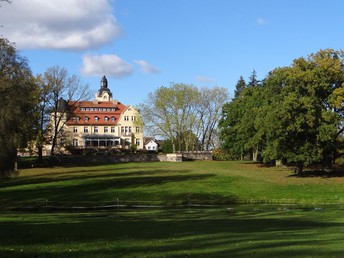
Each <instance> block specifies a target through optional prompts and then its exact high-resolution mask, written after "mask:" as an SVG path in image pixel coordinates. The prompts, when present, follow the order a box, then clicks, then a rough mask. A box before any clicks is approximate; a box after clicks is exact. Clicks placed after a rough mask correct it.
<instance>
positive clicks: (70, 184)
mask: <svg viewBox="0 0 344 258" xmlns="http://www.w3.org/2000/svg"><path fill="white" fill-rule="evenodd" d="M145 169H146V168H145ZM102 171H103V170H102ZM79 172H80V171H78V173H79ZM165 172H166V173H165ZM167 172H169V173H167ZM177 172H178V173H177V174H176V173H174V172H173V171H172V172H171V171H170V170H169V171H164V170H163V169H156V170H150V171H145V170H143V171H138V170H135V171H129V172H123V173H116V172H115V173H111V172H110V173H106V174H98V173H97V172H96V171H94V170H93V171H92V172H89V171H85V172H82V175H75V176H71V175H70V174H69V172H68V173H67V174H68V176H66V177H62V178H61V177H49V175H45V177H36V178H35V177H30V178H28V179H25V180H15V181H13V182H8V183H4V184H2V188H3V189H0V190H2V191H0V198H1V200H2V202H1V207H0V209H16V208H18V207H22V206H28V205H33V206H36V207H39V206H42V205H48V204H49V205H58V206H65V205H66V206H68V205H69V206H77V205H86V206H97V205H105V204H106V203H108V202H111V201H112V203H113V202H115V201H116V198H118V197H119V196H121V191H124V190H126V191H125V195H124V196H126V198H127V200H134V201H135V200H137V201H140V200H141V201H146V200H147V199H148V200H152V201H154V198H155V195H157V192H156V191H155V190H154V189H153V190H154V192H153V193H148V194H147V191H148V192H149V189H150V187H152V186H156V185H158V186H162V185H164V184H168V183H178V182H188V181H195V180H204V179H206V178H209V177H213V176H215V175H214V174H187V172H188V170H178V171H177ZM179 173H182V174H179ZM46 176H47V177H46ZM136 188H139V190H135V189H136ZM128 189H130V190H132V191H129V192H128ZM143 190H144V191H143ZM156 198H158V199H159V200H161V199H162V200H164V198H166V199H171V200H172V201H173V202H174V201H175V200H176V199H178V196H174V195H173V196H171V195H169V196H166V197H161V196H158V197H156ZM185 199H186V198H185V197H184V198H183V199H182V200H185ZM45 200H46V203H44V201H45ZM42 202H43V203H42Z"/></svg>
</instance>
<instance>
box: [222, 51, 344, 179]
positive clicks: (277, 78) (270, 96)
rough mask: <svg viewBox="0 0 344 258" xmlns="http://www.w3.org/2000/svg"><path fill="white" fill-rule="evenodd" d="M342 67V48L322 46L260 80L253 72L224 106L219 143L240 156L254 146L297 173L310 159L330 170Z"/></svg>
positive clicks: (339, 122)
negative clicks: (288, 165) (286, 162)
mask: <svg viewBox="0 0 344 258" xmlns="http://www.w3.org/2000/svg"><path fill="white" fill-rule="evenodd" d="M343 68H344V59H343V52H342V51H334V50H332V49H326V50H320V51H319V52H318V53H315V54H311V55H309V56H308V57H307V58H298V59H296V60H294V61H293V63H292V65H291V66H289V67H282V68H277V69H275V70H273V71H271V72H270V73H269V75H268V76H267V78H265V79H264V80H263V81H262V82H261V83H259V82H258V81H257V79H256V75H255V73H253V74H252V76H251V77H250V83H249V84H248V85H250V86H248V87H247V88H246V89H245V90H243V92H242V93H241V94H240V97H238V98H235V99H233V100H232V102H230V103H227V104H226V105H224V108H223V115H222V120H221V124H220V125H221V137H222V143H223V147H224V148H230V149H231V150H233V151H234V152H235V153H241V154H243V153H245V152H246V151H248V150H249V149H250V148H252V146H257V149H256V150H260V154H261V156H262V157H263V159H264V161H266V162H270V161H273V160H276V159H285V160H287V161H288V162H289V163H295V164H296V166H297V170H298V171H299V172H301V171H302V168H303V166H304V165H308V164H313V163H315V162H322V163H323V164H324V167H326V168H331V166H332V163H333V162H334V160H335V159H336V157H338V155H339V149H338V147H339V146H340V144H339V143H340V141H339V137H340V135H341V133H342V132H343V130H344V129H343V117H344V116H343V114H344V113H343V97H342V93H343V83H344V69H343ZM257 82H258V84H257ZM257 85H261V86H260V87H257ZM252 90H253V91H252Z"/></svg>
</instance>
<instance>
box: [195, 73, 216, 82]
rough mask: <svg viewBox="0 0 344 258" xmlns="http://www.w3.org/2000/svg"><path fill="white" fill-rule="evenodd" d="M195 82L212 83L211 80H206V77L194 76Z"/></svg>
mask: <svg viewBox="0 0 344 258" xmlns="http://www.w3.org/2000/svg"><path fill="white" fill-rule="evenodd" d="M196 81H198V82H206V83H208V82H214V80H213V79H210V78H208V77H205V76H201V75H198V76H196Z"/></svg>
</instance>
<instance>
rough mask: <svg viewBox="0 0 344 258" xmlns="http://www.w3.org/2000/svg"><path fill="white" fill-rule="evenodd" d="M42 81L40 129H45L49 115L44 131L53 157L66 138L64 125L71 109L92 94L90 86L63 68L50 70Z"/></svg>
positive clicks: (56, 67) (51, 68)
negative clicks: (47, 116) (47, 118)
mask: <svg viewBox="0 0 344 258" xmlns="http://www.w3.org/2000/svg"><path fill="white" fill-rule="evenodd" d="M39 77H40V76H38V78H39ZM40 81H41V83H40V86H41V98H40V100H41V106H40V108H41V120H40V123H41V125H40V128H44V127H45V119H44V116H45V115H46V114H47V113H48V114H49V115H50V120H49V123H48V124H47V127H46V128H45V129H44V130H43V131H45V132H46V133H45V135H46V136H47V138H46V141H47V142H49V143H50V144H51V151H50V154H51V155H52V156H53V155H55V148H56V146H57V145H58V144H59V141H58V140H59V139H61V138H62V137H63V136H64V135H63V134H64V124H65V122H66V121H67V118H68V115H69V108H76V106H77V105H78V104H79V101H80V100H87V99H89V98H90V97H91V94H90V90H89V86H88V84H84V83H82V82H81V80H80V78H79V77H78V76H76V75H71V76H70V75H69V74H68V72H67V70H66V69H65V68H63V67H59V66H53V67H50V68H48V69H47V71H46V72H45V73H44V76H43V77H42V79H41V80H40Z"/></svg>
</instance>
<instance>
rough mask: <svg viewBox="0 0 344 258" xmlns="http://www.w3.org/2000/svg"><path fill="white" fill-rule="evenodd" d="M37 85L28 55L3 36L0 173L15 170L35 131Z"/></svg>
mask: <svg viewBox="0 0 344 258" xmlns="http://www.w3.org/2000/svg"><path fill="white" fill-rule="evenodd" d="M36 107H37V87H36V84H35V83H34V80H33V76H32V73H31V70H30V68H29V66H28V62H27V60H26V59H25V58H23V57H22V56H20V55H19V54H18V53H17V51H16V48H15V45H14V44H12V43H10V42H9V41H8V40H7V39H5V38H2V37H0V172H1V173H2V174H4V173H7V172H10V171H12V170H13V169H14V164H15V162H16V157H17V149H18V147H21V146H20V145H22V147H26V145H27V142H28V141H29V140H30V139H31V138H32V135H33V131H34V130H35V127H36V123H35V114H36Z"/></svg>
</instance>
